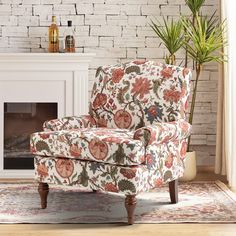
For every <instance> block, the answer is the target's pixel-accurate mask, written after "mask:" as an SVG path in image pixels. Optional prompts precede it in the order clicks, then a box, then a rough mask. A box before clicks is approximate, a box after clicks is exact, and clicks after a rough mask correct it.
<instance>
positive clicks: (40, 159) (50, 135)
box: [30, 61, 191, 195]
mask: <svg viewBox="0 0 236 236" xmlns="http://www.w3.org/2000/svg"><path fill="white" fill-rule="evenodd" d="M190 79H191V72H190V71H189V70H188V69H186V68H181V67H178V66H172V65H164V64H160V63H156V62H153V61H147V62H140V61H133V62H129V63H125V64H120V65H116V66H104V67H100V68H98V70H97V72H96V80H95V83H94V86H93V91H92V97H91V102H90V115H86V116H79V117H67V118H62V119H56V120H52V121H47V122H45V124H44V132H38V133H34V134H32V136H31V142H30V147H31V152H32V153H33V154H35V178H36V179H37V180H38V181H41V182H45V183H49V184H59V185H65V186H66V185H69V186H82V187H86V188H90V189H101V190H103V191H109V192H119V193H123V194H126V195H129V194H137V193H139V192H145V191H148V190H149V189H153V188H156V187H160V186H162V185H163V184H165V183H167V182H170V181H172V180H175V179H178V178H179V177H181V176H182V175H183V172H184V159H185V156H186V150H187V139H188V137H189V135H190V133H191V125H190V124H188V123H187V122H186V121H185V120H184V119H185V113H186V109H187V105H188V97H189V93H190Z"/></svg>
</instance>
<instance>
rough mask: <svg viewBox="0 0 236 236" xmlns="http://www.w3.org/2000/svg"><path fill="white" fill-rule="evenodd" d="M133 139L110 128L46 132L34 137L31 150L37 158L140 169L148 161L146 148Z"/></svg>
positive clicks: (122, 132) (123, 132) (127, 132)
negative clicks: (44, 157) (62, 159)
mask: <svg viewBox="0 0 236 236" xmlns="http://www.w3.org/2000/svg"><path fill="white" fill-rule="evenodd" d="M133 136H134V132H132V131H129V130H124V129H123V130H121V129H108V128H86V129H73V130H61V131H47V132H38V133H34V134H32V135H31V142H30V147H31V152H32V153H33V154H35V155H41V156H55V157H68V158H74V159H80V160H90V161H98V162H104V163H110V164H118V165H138V164H142V163H143V162H144V160H145V147H144V146H143V144H142V142H141V141H140V140H134V139H133Z"/></svg>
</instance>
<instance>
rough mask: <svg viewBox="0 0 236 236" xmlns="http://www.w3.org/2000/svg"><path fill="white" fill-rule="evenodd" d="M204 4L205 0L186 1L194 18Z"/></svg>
mask: <svg viewBox="0 0 236 236" xmlns="http://www.w3.org/2000/svg"><path fill="white" fill-rule="evenodd" d="M204 2H205V0H185V3H186V5H187V6H188V7H189V9H190V10H191V12H192V14H193V16H194V17H195V16H197V15H198V14H199V10H200V8H201V6H202V5H203V3H204Z"/></svg>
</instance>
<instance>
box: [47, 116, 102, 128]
mask: <svg viewBox="0 0 236 236" xmlns="http://www.w3.org/2000/svg"><path fill="white" fill-rule="evenodd" d="M96 126H97V125H96V121H95V119H94V118H93V117H91V116H90V115H84V116H70V117H64V118H62V119H54V120H49V121H45V122H44V124H43V129H44V130H45V131H54V130H55V131H57V130H69V129H82V128H93V127H96Z"/></svg>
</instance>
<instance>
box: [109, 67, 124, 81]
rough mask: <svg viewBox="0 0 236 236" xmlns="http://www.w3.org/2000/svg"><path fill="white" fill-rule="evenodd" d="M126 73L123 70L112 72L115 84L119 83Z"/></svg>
mask: <svg viewBox="0 0 236 236" xmlns="http://www.w3.org/2000/svg"><path fill="white" fill-rule="evenodd" d="M124 74H125V72H124V70H123V69H121V68H119V69H115V70H113V72H112V82H113V83H119V82H120V80H121V79H122V77H123V76H124Z"/></svg>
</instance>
